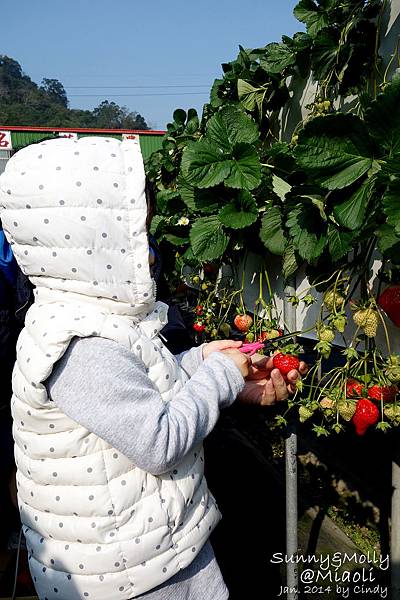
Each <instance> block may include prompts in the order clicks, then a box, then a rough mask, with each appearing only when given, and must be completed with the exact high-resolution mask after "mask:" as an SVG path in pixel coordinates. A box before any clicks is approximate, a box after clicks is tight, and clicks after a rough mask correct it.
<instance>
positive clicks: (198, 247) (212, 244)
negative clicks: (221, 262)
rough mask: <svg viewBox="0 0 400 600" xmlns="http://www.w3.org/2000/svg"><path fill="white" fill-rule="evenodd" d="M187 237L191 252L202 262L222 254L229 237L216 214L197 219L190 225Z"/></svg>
mask: <svg viewBox="0 0 400 600" xmlns="http://www.w3.org/2000/svg"><path fill="white" fill-rule="evenodd" d="M189 237H190V243H191V246H192V249H193V254H194V255H195V257H196V258H197V259H198V260H200V261H202V262H204V261H208V260H213V259H215V258H219V257H220V256H222V255H223V253H224V252H225V250H226V248H227V246H228V242H229V237H228V236H227V235H226V234H225V232H224V229H223V226H222V223H221V221H220V220H219V219H218V217H216V216H212V217H201V218H200V219H197V221H195V222H194V223H193V225H192V228H191V230H190V234H189Z"/></svg>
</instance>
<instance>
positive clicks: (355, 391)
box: [346, 379, 364, 398]
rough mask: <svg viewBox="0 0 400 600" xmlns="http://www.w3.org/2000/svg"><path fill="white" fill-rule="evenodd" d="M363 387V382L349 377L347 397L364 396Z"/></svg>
mask: <svg viewBox="0 0 400 600" xmlns="http://www.w3.org/2000/svg"><path fill="white" fill-rule="evenodd" d="M363 387H364V386H363V384H362V383H360V382H359V381H357V379H348V380H347V382H346V396H347V398H357V397H360V396H362V395H363V394H362V391H363Z"/></svg>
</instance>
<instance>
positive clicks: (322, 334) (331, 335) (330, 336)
mask: <svg viewBox="0 0 400 600" xmlns="http://www.w3.org/2000/svg"><path fill="white" fill-rule="evenodd" d="M318 338H319V340H320V341H321V342H328V344H331V343H332V342H333V340H334V339H335V331H334V329H333V328H332V327H329V326H328V325H323V326H322V327H321V329H320V330H319V332H318Z"/></svg>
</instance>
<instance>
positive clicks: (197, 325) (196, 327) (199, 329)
mask: <svg viewBox="0 0 400 600" xmlns="http://www.w3.org/2000/svg"><path fill="white" fill-rule="evenodd" d="M205 328H206V326H205V325H204V323H201V322H200V321H197V323H194V324H193V329H194V330H195V331H197V332H198V333H201V332H202V331H204V330H205Z"/></svg>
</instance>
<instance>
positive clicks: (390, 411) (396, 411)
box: [383, 404, 400, 423]
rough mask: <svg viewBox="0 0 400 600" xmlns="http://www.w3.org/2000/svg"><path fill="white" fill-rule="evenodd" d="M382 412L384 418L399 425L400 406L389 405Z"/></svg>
mask: <svg viewBox="0 0 400 600" xmlns="http://www.w3.org/2000/svg"><path fill="white" fill-rule="evenodd" d="M383 412H384V414H385V416H386V417H387V418H388V419H390V420H391V421H394V422H395V423H400V406H397V405H396V404H389V405H387V406H384V408H383Z"/></svg>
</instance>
